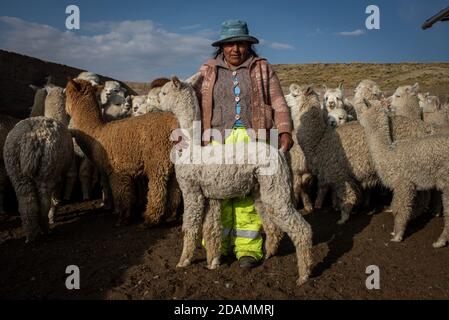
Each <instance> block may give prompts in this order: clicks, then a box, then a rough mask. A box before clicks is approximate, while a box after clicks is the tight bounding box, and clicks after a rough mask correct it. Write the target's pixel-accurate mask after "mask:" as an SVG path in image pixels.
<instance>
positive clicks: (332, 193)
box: [331, 190, 340, 211]
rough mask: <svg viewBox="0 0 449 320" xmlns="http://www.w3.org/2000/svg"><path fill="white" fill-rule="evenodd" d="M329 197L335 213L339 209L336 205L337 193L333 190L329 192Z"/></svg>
mask: <svg viewBox="0 0 449 320" xmlns="http://www.w3.org/2000/svg"><path fill="white" fill-rule="evenodd" d="M331 196H332V208H333V209H334V210H335V211H337V210H339V209H340V207H339V203H338V197H337V193H336V192H335V191H334V190H331Z"/></svg>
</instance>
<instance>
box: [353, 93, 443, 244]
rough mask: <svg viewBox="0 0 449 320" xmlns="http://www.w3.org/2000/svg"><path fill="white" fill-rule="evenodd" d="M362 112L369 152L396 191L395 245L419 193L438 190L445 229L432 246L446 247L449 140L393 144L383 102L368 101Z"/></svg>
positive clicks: (424, 139)
mask: <svg viewBox="0 0 449 320" xmlns="http://www.w3.org/2000/svg"><path fill="white" fill-rule="evenodd" d="M365 103H366V105H367V107H368V109H367V110H366V111H364V112H363V113H362V117H361V119H360V123H361V125H362V126H363V127H364V129H365V135H366V139H367V143H368V148H369V152H370V154H371V157H372V159H373V163H374V166H375V168H376V171H377V173H378V175H379V177H380V179H381V180H382V182H383V184H384V185H385V186H387V187H389V188H391V189H393V192H394V199H393V201H394V202H395V204H394V205H393V208H394V210H395V211H397V212H394V214H395V219H394V231H393V234H392V235H393V239H392V241H394V242H399V241H402V239H403V237H404V232H405V229H406V227H407V223H408V222H409V220H410V218H411V216H412V205H413V199H414V196H415V194H416V191H417V190H430V189H433V188H436V189H437V190H439V191H441V192H442V198H443V206H444V230H443V232H442V234H441V235H440V237H439V239H438V240H437V241H436V242H435V243H434V244H433V246H434V247H435V248H441V247H444V246H445V245H446V244H447V242H448V241H449V137H448V136H446V135H433V136H428V137H422V138H414V139H403V140H397V141H395V142H392V140H391V130H390V125H389V118H388V115H387V114H386V112H385V111H384V108H383V106H382V103H381V102H380V101H371V102H368V101H367V100H366V101H365Z"/></svg>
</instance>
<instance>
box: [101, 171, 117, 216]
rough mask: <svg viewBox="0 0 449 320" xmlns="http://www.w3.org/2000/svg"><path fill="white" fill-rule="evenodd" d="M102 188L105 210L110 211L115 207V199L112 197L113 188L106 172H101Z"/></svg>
mask: <svg viewBox="0 0 449 320" xmlns="http://www.w3.org/2000/svg"><path fill="white" fill-rule="evenodd" d="M100 179H101V187H102V189H103V192H102V194H103V208H104V209H106V210H110V209H112V208H113V206H114V197H113V195H112V188H111V184H110V182H109V177H108V175H107V174H106V173H105V172H100Z"/></svg>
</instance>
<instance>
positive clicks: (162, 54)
mask: <svg viewBox="0 0 449 320" xmlns="http://www.w3.org/2000/svg"><path fill="white" fill-rule="evenodd" d="M70 4H75V5H78V6H79V8H80V11H81V30H79V31H75V32H69V31H67V30H66V29H65V20H66V17H67V15H66V13H65V8H66V6H68V5H70ZM370 4H374V5H377V6H378V7H379V8H380V13H381V20H380V21H381V29H380V30H367V29H366V28H365V19H366V18H367V14H365V8H366V7H367V6H368V5H370ZM447 6H449V1H447V0H446V1H443V0H427V1H423V0H389V1H387V0H378V1H376V0H373V1H364V0H342V1H300V0H298V1H288V0H276V1H273V0H272V1H264V0H259V1H245V2H243V1H237V0H227V1H226V2H224V1H212V0H209V1H186V0H182V1H181V0H159V1H148V0H147V1H140V0H139V1H137V0H128V1H123V0H120V1H117V0H108V1H106V0H96V1H85V0H81V1H60V0H58V1H56V0H53V1H51V0H40V1H24V0H14V1H1V2H0V48H1V49H5V50H9V51H15V52H19V53H23V54H27V55H31V56H35V57H38V58H41V59H46V60H50V61H54V62H58V63H63V64H67V65H71V66H75V67H79V68H83V69H89V70H91V71H94V72H97V73H101V74H104V75H108V76H112V77H115V78H118V79H120V80H134V81H148V80H151V79H153V78H155V77H158V76H169V75H172V74H177V75H180V76H181V77H187V76H189V75H191V74H193V73H194V72H195V71H196V70H197V69H198V67H199V66H200V64H201V63H202V62H203V61H204V60H205V59H206V58H207V57H209V56H210V55H211V54H212V51H213V50H212V47H210V43H211V41H212V40H214V39H216V38H217V37H218V30H219V27H220V24H221V22H222V21H224V20H226V19H241V20H245V21H247V22H248V24H249V27H250V32H251V33H252V34H253V35H255V36H256V37H258V38H259V39H261V40H262V44H261V45H259V46H257V47H256V48H257V50H258V52H259V54H260V55H262V56H264V57H266V58H268V60H269V61H270V62H271V63H313V62H323V63H332V62H355V61H357V62H404V61H412V62H431V61H449V22H446V23H438V24H436V25H435V26H434V27H433V28H432V29H430V30H426V31H423V30H421V28H420V27H421V25H422V23H423V22H424V21H425V20H426V19H427V18H429V17H430V16H432V15H433V14H435V13H436V12H438V11H439V10H441V9H443V8H445V7H447ZM357 30H358V31H357ZM354 31H357V32H354ZM342 32H343V33H344V32H349V33H350V34H355V35H343V34H342ZM351 32H354V33H351Z"/></svg>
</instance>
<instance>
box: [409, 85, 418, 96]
mask: <svg viewBox="0 0 449 320" xmlns="http://www.w3.org/2000/svg"><path fill="white" fill-rule="evenodd" d="M418 91H419V83H418V82H417V83H415V84H414V85H413V86H412V90H411V92H412V94H414V95H416V94H417V93H418Z"/></svg>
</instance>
